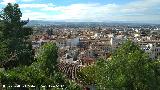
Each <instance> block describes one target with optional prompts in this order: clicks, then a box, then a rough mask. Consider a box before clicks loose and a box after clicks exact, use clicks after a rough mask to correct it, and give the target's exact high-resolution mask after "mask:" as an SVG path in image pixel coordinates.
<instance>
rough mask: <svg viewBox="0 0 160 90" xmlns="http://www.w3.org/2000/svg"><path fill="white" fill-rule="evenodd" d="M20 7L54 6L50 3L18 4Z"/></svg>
mask: <svg viewBox="0 0 160 90" xmlns="http://www.w3.org/2000/svg"><path fill="white" fill-rule="evenodd" d="M19 6H20V8H39V9H41V8H48V7H51V6H54V5H53V4H52V3H48V4H20V5H19Z"/></svg>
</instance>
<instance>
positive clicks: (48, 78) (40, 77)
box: [1, 43, 80, 90]
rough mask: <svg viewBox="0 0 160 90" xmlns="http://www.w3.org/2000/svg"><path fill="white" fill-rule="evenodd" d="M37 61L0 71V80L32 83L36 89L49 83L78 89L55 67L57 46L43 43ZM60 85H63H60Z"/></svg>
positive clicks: (11, 82)
mask: <svg viewBox="0 0 160 90" xmlns="http://www.w3.org/2000/svg"><path fill="white" fill-rule="evenodd" d="M36 58H37V61H35V62H33V63H32V64H31V65H30V66H25V67H17V68H15V69H11V70H7V71H5V72H3V73H2V75H1V77H2V78H1V80H2V83H3V84H5V85H16V84H19V85H26V84H28V85H34V86H36V89H38V90H39V89H40V87H41V86H42V85H43V86H46V88H47V90H48V89H51V88H49V85H51V86H56V85H58V86H59V87H55V88H54V89H62V88H66V89H67V90H80V86H79V85H78V84H76V83H75V82H72V81H71V80H69V79H67V78H66V77H65V75H63V74H62V73H60V72H59V71H58V67H57V63H58V61H57V58H58V56H57V47H56V45H55V44H53V43H47V44H44V45H43V46H42V47H41V48H40V49H39V51H38V54H37V57H36ZM61 85H63V86H62V87H61Z"/></svg>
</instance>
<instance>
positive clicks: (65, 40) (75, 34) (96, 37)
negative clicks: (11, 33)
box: [32, 26, 160, 66]
mask: <svg viewBox="0 0 160 90" xmlns="http://www.w3.org/2000/svg"><path fill="white" fill-rule="evenodd" d="M43 29H44V30H43V32H42V30H41V33H38V34H35V35H34V36H33V37H32V43H33V44H32V45H33V48H34V49H37V48H39V47H40V46H41V45H43V44H44V43H46V42H53V43H56V45H57V46H58V47H59V58H58V60H59V62H61V63H68V64H76V65H79V66H86V65H90V64H92V63H94V62H95V61H96V59H98V58H102V59H107V58H110V56H111V54H112V52H114V50H116V49H117V48H118V47H119V46H120V45H121V44H122V43H123V42H124V41H126V40H128V39H129V40H132V41H133V42H136V43H138V44H139V45H140V47H141V49H143V50H144V51H145V52H146V53H148V54H149V57H150V58H151V59H156V58H158V57H159V56H160V29H159V28H155V27H154V28H152V27H147V26H136V27H132V26H112V27H106V26H105V27H101V26H98V27H94V28H89V27H80V28H70V27H67V28H64V27H61V28H53V27H50V26H48V27H46V28H44V27H43Z"/></svg>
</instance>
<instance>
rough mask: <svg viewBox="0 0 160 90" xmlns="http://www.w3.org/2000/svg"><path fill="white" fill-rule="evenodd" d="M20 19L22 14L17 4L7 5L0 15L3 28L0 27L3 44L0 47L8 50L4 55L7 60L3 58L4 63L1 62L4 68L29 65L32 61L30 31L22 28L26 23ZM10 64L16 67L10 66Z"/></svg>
mask: <svg viewBox="0 0 160 90" xmlns="http://www.w3.org/2000/svg"><path fill="white" fill-rule="evenodd" d="M21 17H22V13H21V11H20V8H19V6H18V4H13V5H12V4H11V3H8V5H7V6H6V7H5V8H4V9H3V10H2V12H1V13H0V22H2V24H3V27H0V32H1V34H2V35H1V37H2V39H1V41H2V42H5V43H3V44H1V45H0V46H1V47H6V48H7V49H8V50H7V52H6V53H7V54H6V55H9V56H8V57H7V59H6V58H4V59H6V60H5V61H4V60H3V61H4V62H3V63H4V64H5V65H4V66H5V68H12V67H14V66H19V65H30V64H31V62H32V61H33V56H32V54H33V53H32V47H31V41H29V35H31V34H32V29H31V28H29V27H25V26H24V25H26V24H27V23H28V21H22V20H21ZM4 45H5V46H4ZM1 47H0V48H1ZM3 51H5V50H3ZM2 55H3V54H2ZM1 61H2V60H1ZM12 63H16V65H13V66H12Z"/></svg>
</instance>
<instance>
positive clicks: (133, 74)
mask: <svg viewBox="0 0 160 90" xmlns="http://www.w3.org/2000/svg"><path fill="white" fill-rule="evenodd" d="M159 65H160V62H159V61H157V60H154V61H153V60H150V59H149V57H148V55H147V54H146V53H144V51H142V50H141V49H140V48H139V46H138V45H136V44H135V43H133V42H131V41H127V42H125V43H124V44H123V45H122V46H121V47H120V48H118V50H116V51H115V52H114V54H113V55H112V59H111V60H98V61H97V63H96V64H95V65H92V66H89V67H86V68H83V70H82V71H81V72H80V73H79V75H80V78H81V79H83V80H84V81H85V83H87V84H90V85H91V84H94V85H96V88H97V89H100V90H102V89H108V90H119V89H120V90H121V89H123V90H159V89H160V83H159V80H160V77H159V75H160V71H159V70H160V69H159Z"/></svg>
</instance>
